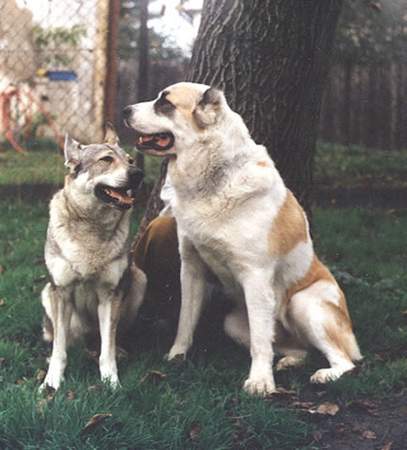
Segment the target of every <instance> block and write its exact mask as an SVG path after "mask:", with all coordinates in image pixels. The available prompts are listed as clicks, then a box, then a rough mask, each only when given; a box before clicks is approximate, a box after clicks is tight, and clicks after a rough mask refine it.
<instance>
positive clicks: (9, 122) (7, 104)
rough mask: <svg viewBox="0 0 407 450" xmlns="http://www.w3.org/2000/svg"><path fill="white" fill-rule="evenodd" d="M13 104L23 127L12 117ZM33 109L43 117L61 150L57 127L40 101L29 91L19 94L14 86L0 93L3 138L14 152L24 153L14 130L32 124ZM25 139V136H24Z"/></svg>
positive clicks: (60, 136)
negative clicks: (21, 119)
mask: <svg viewBox="0 0 407 450" xmlns="http://www.w3.org/2000/svg"><path fill="white" fill-rule="evenodd" d="M23 96H25V97H26V99H25V100H27V99H28V102H27V101H25V102H24V101H23V100H22V97H23ZM13 101H14V102H15V107H16V109H17V111H18V112H19V113H20V115H21V117H24V125H19V123H18V119H19V117H15V116H13V113H12V102H13ZM34 107H36V108H37V110H38V111H40V112H41V113H42V115H43V116H44V118H45V120H46V123H47V125H48V126H49V127H50V128H51V130H52V132H53V134H54V136H55V140H56V142H57V144H58V145H59V147H60V148H63V137H62V135H61V133H60V132H59V130H58V126H57V124H56V123H55V121H54V120H53V118H52V117H51V115H50V114H49V113H48V111H46V110H45V108H44V107H43V105H42V104H41V101H40V100H38V99H36V98H35V97H34V95H33V94H32V93H31V92H30V91H29V90H24V93H22V92H21V89H20V88H19V87H18V86H16V85H10V86H8V87H7V88H6V89H4V91H3V92H0V109H1V118H2V128H3V130H4V136H5V138H6V139H7V140H8V141H9V142H10V144H11V145H12V147H13V148H14V150H16V151H17V152H19V153H26V149H24V148H23V147H22V146H21V145H20V144H19V142H18V140H17V137H16V136H15V130H16V129H18V128H19V126H21V128H23V127H27V125H30V124H31V122H32V116H33V110H34ZM26 137H27V136H26Z"/></svg>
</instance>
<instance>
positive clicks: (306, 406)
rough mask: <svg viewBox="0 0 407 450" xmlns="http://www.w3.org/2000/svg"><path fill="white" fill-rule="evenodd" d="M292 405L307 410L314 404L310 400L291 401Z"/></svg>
mask: <svg viewBox="0 0 407 450" xmlns="http://www.w3.org/2000/svg"><path fill="white" fill-rule="evenodd" d="M291 405H292V406H294V407H295V408H298V409H302V410H306V411H308V410H309V409H310V408H313V407H314V406H315V404H314V403H312V402H292V403H291Z"/></svg>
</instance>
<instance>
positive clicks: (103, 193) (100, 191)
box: [95, 184, 134, 209]
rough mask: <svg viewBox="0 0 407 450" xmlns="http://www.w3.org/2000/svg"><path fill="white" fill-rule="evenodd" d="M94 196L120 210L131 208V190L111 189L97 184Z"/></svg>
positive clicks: (132, 199)
mask: <svg viewBox="0 0 407 450" xmlns="http://www.w3.org/2000/svg"><path fill="white" fill-rule="evenodd" d="M95 194H96V196H97V197H98V198H100V199H101V200H102V201H103V202H105V203H110V204H112V205H113V206H116V207H117V208H120V209H129V208H131V207H132V206H133V203H134V197H133V196H132V195H133V194H132V191H131V189H129V188H128V189H126V188H113V187H111V186H106V185H105V184H98V185H97V186H96V188H95Z"/></svg>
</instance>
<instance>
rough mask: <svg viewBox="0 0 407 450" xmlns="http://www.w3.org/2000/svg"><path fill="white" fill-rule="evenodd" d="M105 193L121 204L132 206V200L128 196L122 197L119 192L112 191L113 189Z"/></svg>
mask: <svg viewBox="0 0 407 450" xmlns="http://www.w3.org/2000/svg"><path fill="white" fill-rule="evenodd" d="M106 193H107V194H108V195H110V197H113V198H116V199H117V200H119V202H121V203H125V204H126V205H131V204H133V199H132V198H131V197H129V196H128V195H124V194H122V193H121V192H118V191H114V190H113V189H106Z"/></svg>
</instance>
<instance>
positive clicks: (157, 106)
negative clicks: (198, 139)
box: [154, 93, 175, 114]
mask: <svg viewBox="0 0 407 450" xmlns="http://www.w3.org/2000/svg"><path fill="white" fill-rule="evenodd" d="M174 109H175V105H173V104H172V103H171V102H170V101H169V100H167V99H166V94H164V93H163V94H162V95H161V97H160V98H159V99H158V100H157V101H156V102H155V103H154V110H155V112H156V113H161V114H170V113H171V112H172V111H174Z"/></svg>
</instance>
